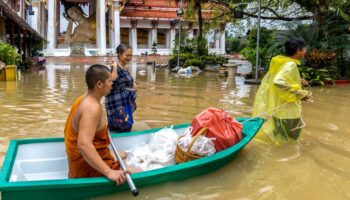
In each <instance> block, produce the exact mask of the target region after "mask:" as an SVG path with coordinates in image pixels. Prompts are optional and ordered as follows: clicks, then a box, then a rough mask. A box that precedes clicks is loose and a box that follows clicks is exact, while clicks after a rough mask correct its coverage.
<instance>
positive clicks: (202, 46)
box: [195, 0, 207, 55]
mask: <svg viewBox="0 0 350 200" xmlns="http://www.w3.org/2000/svg"><path fill="white" fill-rule="evenodd" d="M201 3H202V1H201V0H196V1H195V7H196V9H197V15H198V26H199V32H198V38H197V52H198V55H206V54H207V51H206V42H204V39H203V17H202V4H201Z"/></svg>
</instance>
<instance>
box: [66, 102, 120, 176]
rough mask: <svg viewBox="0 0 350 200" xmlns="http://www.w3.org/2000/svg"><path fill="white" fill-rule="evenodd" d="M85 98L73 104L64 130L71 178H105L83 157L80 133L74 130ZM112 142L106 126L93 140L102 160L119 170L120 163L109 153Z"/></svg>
mask: <svg viewBox="0 0 350 200" xmlns="http://www.w3.org/2000/svg"><path fill="white" fill-rule="evenodd" d="M82 99H83V97H79V98H78V99H77V100H76V101H75V102H74V104H73V106H72V108H71V111H70V113H69V116H68V118H67V122H66V126H65V129H64V143H65V145H66V153H67V156H68V164H69V173H68V177H69V178H83V177H98V176H103V175H102V174H101V173H100V172H98V171H97V170H95V169H94V168H93V167H91V166H90V165H89V164H88V163H87V162H86V161H85V160H84V158H83V156H82V155H81V153H80V151H79V149H78V133H77V132H76V131H75V130H74V129H73V128H72V121H73V117H74V114H75V112H76V111H77V108H78V107H79V105H80V102H81V101H82ZM110 142H111V141H110V140H109V137H108V129H107V126H105V127H104V128H103V129H102V131H99V132H96V134H95V138H94V140H93V145H94V146H95V148H96V150H97V152H98V154H99V155H100V156H101V158H102V160H103V161H104V162H105V163H106V164H107V165H108V166H109V167H110V168H111V169H118V168H119V165H118V162H117V161H115V159H114V157H113V156H112V155H111V152H110V151H109V148H108V146H109V144H110Z"/></svg>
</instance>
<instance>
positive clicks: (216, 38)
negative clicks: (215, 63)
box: [214, 30, 221, 49]
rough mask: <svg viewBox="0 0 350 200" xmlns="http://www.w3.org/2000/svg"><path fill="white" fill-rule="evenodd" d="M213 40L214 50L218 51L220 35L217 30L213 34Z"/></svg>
mask: <svg viewBox="0 0 350 200" xmlns="http://www.w3.org/2000/svg"><path fill="white" fill-rule="evenodd" d="M214 37H215V38H214V39H215V49H220V39H221V34H220V32H219V30H215V32H214Z"/></svg>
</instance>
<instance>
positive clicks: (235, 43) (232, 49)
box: [225, 37, 247, 53]
mask: <svg viewBox="0 0 350 200" xmlns="http://www.w3.org/2000/svg"><path fill="white" fill-rule="evenodd" d="M246 43H247V41H246V40H245V39H244V38H233V37H231V38H230V37H229V38H227V39H226V45H225V46H226V49H225V50H226V53H237V52H240V51H241V50H242V49H244V48H245V47H246V45H247V44H246Z"/></svg>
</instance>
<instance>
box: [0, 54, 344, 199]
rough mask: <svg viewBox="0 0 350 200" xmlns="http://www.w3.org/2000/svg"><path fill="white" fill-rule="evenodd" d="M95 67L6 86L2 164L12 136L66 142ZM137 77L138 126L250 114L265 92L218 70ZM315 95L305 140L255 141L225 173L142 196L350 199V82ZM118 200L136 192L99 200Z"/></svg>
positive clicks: (35, 75) (0, 111)
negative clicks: (216, 112)
mask: <svg viewBox="0 0 350 200" xmlns="http://www.w3.org/2000/svg"><path fill="white" fill-rule="evenodd" d="M101 62H108V61H107V60H102V61H101ZM53 63H55V64H53ZM88 64H91V63H89V62H88V61H83V62H82V61H80V62H79V61H78V62H76V61H74V62H73V61H72V62H70V63H66V62H64V61H59V60H54V61H51V62H49V63H48V65H47V69H46V70H40V71H32V72H27V73H23V74H20V76H19V77H20V79H19V80H18V81H17V82H0V141H1V143H0V166H1V165H2V162H3V160H4V156H5V153H6V150H7V147H8V144H9V141H10V140H11V139H18V138H35V137H63V129H64V124H65V120H66V117H67V115H68V112H69V109H70V106H71V105H72V103H73V102H74V100H75V99H76V98H77V97H78V96H80V95H82V94H83V93H84V91H85V90H86V87H85V82H84V71H85V70H86V68H87V67H88ZM130 72H131V73H132V74H133V76H134V77H136V81H137V84H138V98H137V103H138V108H137V110H136V112H135V120H136V121H137V124H136V126H135V128H136V129H144V128H148V127H151V128H154V127H160V126H167V125H172V124H178V123H185V122H189V121H191V119H192V118H193V117H194V116H195V115H196V114H198V113H199V112H201V111H202V110H204V109H206V108H207V107H209V106H212V107H218V108H223V109H225V110H226V111H227V112H229V113H230V114H231V115H232V116H234V117H245V116H249V115H250V114H251V111H252V110H251V109H252V108H251V107H252V104H253V98H254V94H255V92H256V90H257V86H250V85H244V84H243V81H244V80H243V79H242V78H240V77H236V78H235V79H233V78H228V79H219V78H218V77H217V75H216V73H202V74H200V75H198V76H193V77H191V78H187V77H178V76H177V75H176V74H173V73H170V72H169V71H168V70H167V69H154V68H153V67H152V66H147V65H144V64H143V65H140V64H139V65H137V64H136V63H134V64H131V65H130ZM311 90H312V92H313V94H314V100H315V102H314V103H313V104H304V121H305V123H306V127H305V128H304V129H303V133H302V139H301V141H300V143H298V144H291V145H284V146H270V145H266V144H262V143H258V142H255V141H252V142H251V143H250V144H248V145H247V146H246V148H245V149H244V150H243V151H242V152H241V154H239V156H238V157H237V158H236V159H235V160H234V161H232V162H230V163H229V164H227V165H226V166H223V167H222V168H220V169H219V170H217V171H214V172H212V173H209V174H206V175H202V176H199V177H195V178H191V179H188V180H183V181H177V182H167V183H162V184H158V185H153V186H149V187H144V188H140V195H139V197H138V199H148V200H153V199H157V200H173V199H186V200H191V199H195V200H199V199H202V200H209V199H222V200H226V199H235V200H250V199H267V200H271V199H278V200H280V199H286V200H288V199H290V200H294V199H318V200H323V199H325V200H326V199H327V200H328V199H337V200H342V199H344V200H345V199H350V123H349V120H348V116H349V115H350V101H349V99H350V85H338V86H327V87H318V88H311ZM116 198H119V199H130V200H131V199H135V198H134V197H132V195H131V194H130V192H128V191H125V192H123V193H118V194H113V195H108V196H103V197H98V198H94V199H99V200H103V199H105V200H106V199H116Z"/></svg>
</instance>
